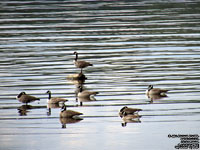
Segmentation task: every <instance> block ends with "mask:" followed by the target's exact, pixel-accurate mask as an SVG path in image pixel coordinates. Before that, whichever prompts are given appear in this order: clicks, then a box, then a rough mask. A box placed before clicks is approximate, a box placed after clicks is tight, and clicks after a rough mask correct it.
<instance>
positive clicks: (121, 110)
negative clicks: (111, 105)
mask: <svg viewBox="0 0 200 150" xmlns="http://www.w3.org/2000/svg"><path fill="white" fill-rule="evenodd" d="M126 108H128V107H127V106H124V107H123V108H122V109H120V112H121V113H122V112H123V111H124V109H126Z"/></svg>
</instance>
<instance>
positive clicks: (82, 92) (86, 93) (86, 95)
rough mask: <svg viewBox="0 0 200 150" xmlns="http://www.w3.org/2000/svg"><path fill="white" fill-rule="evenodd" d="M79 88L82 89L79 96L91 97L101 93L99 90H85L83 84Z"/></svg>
mask: <svg viewBox="0 0 200 150" xmlns="http://www.w3.org/2000/svg"><path fill="white" fill-rule="evenodd" d="M78 88H79V89H80V91H79V93H78V97H80V98H91V96H94V95H97V94H99V92H93V91H87V90H84V91H83V89H82V86H79V87H78Z"/></svg>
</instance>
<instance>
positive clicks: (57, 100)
mask: <svg viewBox="0 0 200 150" xmlns="http://www.w3.org/2000/svg"><path fill="white" fill-rule="evenodd" d="M46 93H47V94H49V98H48V99H49V100H48V103H51V104H58V103H60V102H63V103H64V102H66V101H68V100H67V99H64V98H60V97H51V91H47V92H46Z"/></svg>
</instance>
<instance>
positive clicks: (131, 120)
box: [121, 114, 142, 127]
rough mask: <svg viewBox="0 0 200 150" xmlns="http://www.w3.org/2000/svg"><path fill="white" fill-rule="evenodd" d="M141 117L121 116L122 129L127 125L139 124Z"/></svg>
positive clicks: (135, 115) (133, 115) (134, 115)
mask: <svg viewBox="0 0 200 150" xmlns="http://www.w3.org/2000/svg"><path fill="white" fill-rule="evenodd" d="M141 117H142V116H140V115H138V114H128V115H126V116H122V117H121V118H122V121H123V122H122V123H121V125H122V127H126V125H127V123H141V121H140V118H141Z"/></svg>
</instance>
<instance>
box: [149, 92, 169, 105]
mask: <svg viewBox="0 0 200 150" xmlns="http://www.w3.org/2000/svg"><path fill="white" fill-rule="evenodd" d="M147 97H148V98H149V99H150V103H153V102H154V100H160V99H163V98H166V97H168V96H167V95H166V94H162V95H155V94H152V95H147Z"/></svg>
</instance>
